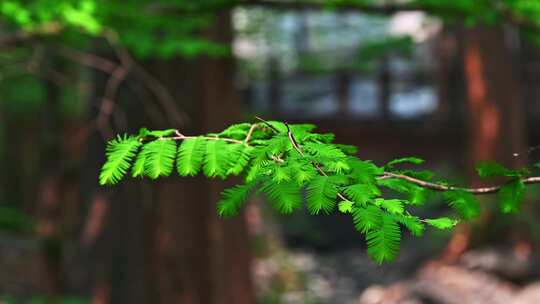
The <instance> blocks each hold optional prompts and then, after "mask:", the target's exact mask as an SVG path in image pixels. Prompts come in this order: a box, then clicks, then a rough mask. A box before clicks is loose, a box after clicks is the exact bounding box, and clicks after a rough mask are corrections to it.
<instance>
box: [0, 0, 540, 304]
mask: <svg viewBox="0 0 540 304" xmlns="http://www.w3.org/2000/svg"><path fill="white" fill-rule="evenodd" d="M539 46H540V1H536V0H474V1H472V0H453V1H450V0H403V1H399V0H395V1H393V0H385V1H383V0H327V1H322V0H321V1H317V0H303V1H294V0H291V1H286V0H281V1H278V0H204V1H203V0H198V1H190V0H156V1H142V0H125V1H104V0H0V303H72V304H75V303H96V304H97V303H131V304H137V303H216V304H217V303H220V304H221V303H223V304H229V303H230V304H232V303H234V304H243V303H363V304H371V303H449V304H452V303H456V304H457V303H540V226H539V223H538V220H537V217H538V216H539V215H540V208H538V202H539V197H540V191H539V190H540V189H538V188H535V187H530V188H531V189H530V191H529V192H528V196H527V201H526V203H525V205H524V211H523V212H522V213H520V214H517V215H504V216H503V215H499V214H497V212H495V211H494V210H495V209H496V208H495V207H494V204H493V203H492V202H491V199H490V197H482V216H481V217H480V219H478V220H476V221H474V222H472V223H463V224H460V225H459V226H458V227H457V228H456V229H455V230H454V231H453V232H448V233H443V232H430V233H427V235H426V236H424V237H422V238H414V239H412V238H409V237H407V238H406V239H405V240H404V241H403V245H402V249H401V254H400V256H399V258H398V260H397V261H396V262H394V263H390V264H385V265H382V266H377V265H375V264H374V263H373V262H372V261H371V260H370V259H369V258H368V257H367V254H366V253H365V248H364V240H363V239H362V238H361V237H360V236H359V235H358V234H357V233H356V232H355V230H354V227H353V225H352V224H350V221H349V220H344V218H343V216H344V215H331V216H308V215H307V214H305V213H297V214H294V215H291V216H285V217H283V216H280V217H277V216H275V215H274V213H273V212H272V211H271V210H270V209H269V208H267V207H266V205H265V204H264V202H263V201H259V199H253V202H252V203H250V204H249V205H248V207H247V208H246V210H245V212H244V213H243V214H242V216H238V217H236V218H233V219H220V218H219V217H218V216H217V214H216V210H215V205H216V202H217V201H218V197H219V196H218V195H219V193H220V191H221V190H222V189H223V188H224V187H225V186H230V185H231V184H233V183H234V182H235V181H234V180H232V181H225V182H224V181H218V180H207V179H205V178H203V177H197V178H191V179H182V178H179V177H172V178H167V179H162V180H160V181H159V182H151V181H148V180H130V181H126V182H123V183H122V184H121V185H120V186H118V187H114V188H106V187H100V186H98V174H99V169H100V167H101V165H102V164H103V162H104V159H105V155H104V151H105V150H104V146H105V143H106V141H107V140H109V139H111V138H112V137H114V136H115V135H116V134H118V133H124V132H132V133H133V132H136V130H138V129H139V128H140V127H142V126H146V127H149V128H154V129H159V128H162V129H165V128H178V129H180V130H183V132H184V133H186V134H200V133H204V132H212V131H218V130H221V129H222V128H224V127H226V126H227V125H228V124H230V123H235V122H239V121H246V120H253V117H254V115H259V116H262V117H264V118H267V119H272V120H286V121H288V122H309V123H314V124H316V125H318V126H319V127H320V130H322V131H326V132H334V133H335V134H336V138H337V141H338V142H341V143H346V144H352V145H356V146H358V147H359V156H360V157H361V158H363V159H371V160H373V161H374V162H376V163H384V162H386V161H389V160H391V159H393V158H397V157H400V156H408V155H415V156H419V157H421V158H423V159H425V160H426V161H427V162H426V165H425V166H426V167H429V168H430V169H433V170H435V171H436V172H438V173H439V175H440V176H441V177H444V178H448V179H450V180H452V181H455V182H459V183H460V184H464V185H473V186H479V185H482V184H483V182H482V181H480V180H478V179H477V178H476V177H475V174H474V164H475V163H476V162H478V161H481V160H496V161H499V162H500V163H502V164H505V165H506V166H508V167H512V168H519V167H521V166H524V165H527V164H529V163H532V162H538V160H539V159H540V155H539V154H540V153H536V152H537V150H536V149H535V147H536V146H537V145H538V144H540V124H539V123H538V121H539V118H540V102H538V99H539V98H540V86H539V84H540V48H539ZM421 212H424V213H425V214H429V215H432V214H436V215H442V214H444V213H445V212H447V209H446V207H445V206H443V204H441V202H437V201H432V202H430V204H429V205H428V206H427V207H426V208H424V209H422V210H421Z"/></svg>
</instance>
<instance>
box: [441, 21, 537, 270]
mask: <svg viewBox="0 0 540 304" xmlns="http://www.w3.org/2000/svg"><path fill="white" fill-rule="evenodd" d="M504 34H505V32H504V31H503V29H502V28H501V27H489V28H488V27H475V28H472V29H467V30H466V32H465V35H466V37H465V38H466V39H465V52H464V72H465V79H466V81H467V97H468V101H467V105H468V110H469V111H468V112H469V117H468V121H469V123H468V130H469V136H470V166H469V167H470V168H471V172H470V176H471V186H475V187H476V186H481V185H485V184H484V182H483V181H481V180H480V179H479V178H478V177H477V175H476V173H475V172H474V171H473V170H474V164H476V163H478V162H479V161H485V160H494V161H498V162H500V163H502V164H504V165H506V166H508V167H510V168H519V167H521V166H523V165H525V164H526V156H527V155H526V152H525V150H526V149H525V147H526V142H525V135H526V133H525V121H524V113H523V107H522V100H521V95H520V91H521V88H520V82H519V80H518V78H517V73H516V71H515V65H514V62H513V61H514V57H513V56H512V54H511V53H510V52H509V49H508V46H507V44H506V43H505V35H504ZM515 153H518V154H519V157H516V156H514V154H515ZM486 208H487V206H483V209H484V211H483V215H482V216H481V218H480V219H479V224H480V226H481V227H480V229H479V233H478V234H477V235H475V239H476V240H475V241H476V242H480V241H482V240H485V239H486V238H487V234H488V233H489V232H488V229H489V225H488V224H489V222H490V220H491V219H490V217H491V216H490V212H487V210H486ZM470 243H471V231H470V226H468V225H461V227H459V228H458V229H457V230H456V233H455V235H454V236H453V238H452V240H451V242H450V244H449V246H448V248H447V252H446V258H447V259H448V260H455V259H457V258H458V257H459V256H460V254H461V253H462V252H463V251H464V250H466V249H467V247H468V246H469V244H470Z"/></svg>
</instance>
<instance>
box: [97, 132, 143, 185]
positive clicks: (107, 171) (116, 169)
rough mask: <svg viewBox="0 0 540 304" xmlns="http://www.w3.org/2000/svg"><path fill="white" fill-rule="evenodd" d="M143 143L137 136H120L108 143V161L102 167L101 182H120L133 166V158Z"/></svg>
mask: <svg viewBox="0 0 540 304" xmlns="http://www.w3.org/2000/svg"><path fill="white" fill-rule="evenodd" d="M140 146H141V143H140V142H139V140H138V139H137V138H136V137H133V136H130V137H127V136H124V137H120V136H118V137H117V138H116V139H113V140H111V141H109V142H108V143H107V161H106V162H105V164H104V165H103V167H102V168H101V173H100V175H99V183H100V184H101V185H113V184H116V183H118V182H119V181H120V180H121V179H122V178H123V177H124V175H125V174H126V171H127V170H128V169H129V167H130V166H131V160H132V159H133V157H134V156H135V154H136V153H137V149H138V148H139V147H140Z"/></svg>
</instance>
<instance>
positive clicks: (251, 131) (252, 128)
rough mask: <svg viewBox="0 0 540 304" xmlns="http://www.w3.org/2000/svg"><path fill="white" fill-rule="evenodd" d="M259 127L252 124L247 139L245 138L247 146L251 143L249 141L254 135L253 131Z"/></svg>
mask: <svg viewBox="0 0 540 304" xmlns="http://www.w3.org/2000/svg"><path fill="white" fill-rule="evenodd" d="M258 126H259V124H252V125H251V127H250V128H249V131H248V134H247V135H246V138H244V144H245V145H247V144H248V143H249V140H250V139H251V135H252V134H253V131H255V129H256V128H257V127H258Z"/></svg>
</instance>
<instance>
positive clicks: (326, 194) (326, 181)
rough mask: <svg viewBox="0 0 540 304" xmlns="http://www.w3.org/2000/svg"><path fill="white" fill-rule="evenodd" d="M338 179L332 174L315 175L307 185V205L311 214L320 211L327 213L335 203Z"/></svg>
mask: <svg viewBox="0 0 540 304" xmlns="http://www.w3.org/2000/svg"><path fill="white" fill-rule="evenodd" d="M338 182H339V181H338V179H337V178H336V177H334V176H317V177H315V178H314V179H312V180H311V182H310V183H309V185H308V187H307V207H308V211H309V213H311V214H318V213H319V212H320V211H322V212H324V213H326V214H328V213H330V212H332V210H333V209H334V207H335V205H336V197H337V194H338V185H339V183H338Z"/></svg>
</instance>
